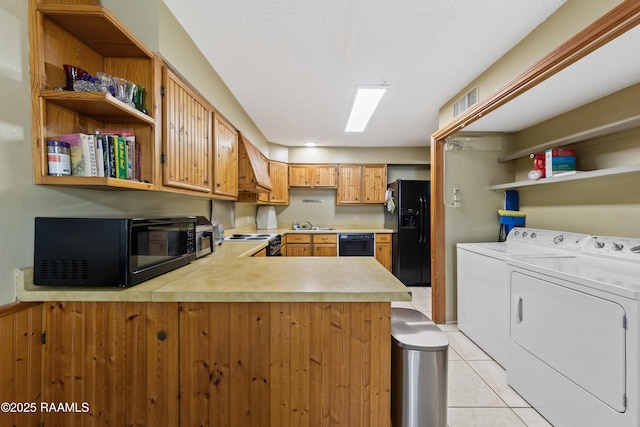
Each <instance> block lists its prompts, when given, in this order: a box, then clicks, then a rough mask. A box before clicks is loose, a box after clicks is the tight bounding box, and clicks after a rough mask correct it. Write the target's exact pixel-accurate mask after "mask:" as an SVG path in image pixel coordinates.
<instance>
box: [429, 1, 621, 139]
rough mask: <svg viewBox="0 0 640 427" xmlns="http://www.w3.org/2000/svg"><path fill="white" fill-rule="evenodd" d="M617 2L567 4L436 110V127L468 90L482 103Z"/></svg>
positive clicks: (449, 118) (450, 115) (446, 120)
mask: <svg viewBox="0 0 640 427" xmlns="http://www.w3.org/2000/svg"><path fill="white" fill-rule="evenodd" d="M621 2H622V1H621V0H567V2H566V3H565V4H564V5H563V6H561V7H560V8H559V9H558V10H557V11H556V12H555V13H554V14H553V15H551V16H550V17H549V18H548V19H547V20H546V21H545V22H543V23H542V24H540V25H539V26H538V27H537V28H536V29H535V30H533V31H532V32H531V33H530V34H529V35H528V36H527V37H525V38H524V39H523V40H522V41H521V42H520V43H519V44H518V45H517V46H515V47H514V48H513V49H512V50H511V51H509V52H507V53H506V54H505V55H504V56H503V57H502V58H500V59H499V60H498V61H496V62H495V63H494V64H493V65H492V66H491V67H489V68H488V69H487V70H486V71H485V72H483V73H482V74H481V75H480V76H478V78H477V79H475V80H473V81H472V82H470V83H469V84H468V85H467V86H465V87H463V88H461V89H460V91H459V92H458V93H457V94H456V95H455V96H454V97H453V98H451V100H449V102H447V103H446V104H445V105H443V106H442V108H441V109H440V119H439V124H440V127H443V126H444V125H446V124H448V123H449V122H451V121H452V120H453V104H454V103H455V102H456V101H457V100H458V99H459V98H460V97H461V96H462V95H463V94H465V93H467V92H468V91H469V90H470V89H472V88H474V87H477V88H478V97H479V99H484V98H486V97H488V96H489V95H491V94H492V93H493V92H495V91H496V90H498V89H500V88H501V87H502V86H504V85H505V84H507V83H508V82H509V81H511V80H512V79H514V78H515V77H516V76H517V75H518V74H520V73H522V72H523V71H525V70H526V69H527V68H529V67H530V66H531V65H533V64H534V63H535V62H536V61H538V60H539V59H541V58H542V57H543V56H544V55H546V54H548V53H549V52H551V51H552V50H553V49H555V48H556V47H558V46H559V45H561V44H562V43H564V42H565V41H567V40H568V39H570V38H571V37H572V36H574V35H575V34H577V33H578V32H580V31H581V30H582V29H583V28H584V27H586V26H587V25H589V24H591V23H592V22H593V21H595V20H596V19H598V18H599V17H601V16H602V15H604V14H605V13H607V12H608V11H609V10H611V9H612V8H613V7H615V6H616V5H617V4H619V3H621Z"/></svg>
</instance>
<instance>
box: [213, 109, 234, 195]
mask: <svg viewBox="0 0 640 427" xmlns="http://www.w3.org/2000/svg"><path fill="white" fill-rule="evenodd" d="M214 136H215V142H214V149H215V153H214V154H215V157H214V163H213V176H214V185H213V192H214V194H217V195H220V196H228V197H227V198H233V199H235V198H236V197H237V196H238V131H236V130H235V129H234V128H233V126H231V124H230V123H228V122H227V121H226V120H224V119H223V118H222V117H220V116H219V115H218V114H215V115H214Z"/></svg>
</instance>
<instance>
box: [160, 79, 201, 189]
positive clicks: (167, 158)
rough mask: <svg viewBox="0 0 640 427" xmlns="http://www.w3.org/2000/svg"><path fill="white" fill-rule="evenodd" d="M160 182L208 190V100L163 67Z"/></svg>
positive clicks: (179, 186)
mask: <svg viewBox="0 0 640 427" xmlns="http://www.w3.org/2000/svg"><path fill="white" fill-rule="evenodd" d="M162 80H163V87H164V96H163V99H162V106H163V109H162V111H163V119H164V120H163V123H164V126H163V138H162V141H163V144H162V165H163V168H162V172H163V173H162V176H163V184H164V185H166V186H169V187H177V188H182V189H185V190H194V191H200V192H205V193H210V192H211V157H210V152H211V137H210V136H211V116H212V114H213V112H212V110H211V108H210V107H209V106H208V104H207V102H206V101H205V100H203V99H202V98H201V97H200V96H199V95H198V94H196V93H195V92H194V91H193V90H192V89H191V88H189V87H188V85H186V84H185V83H184V82H182V81H181V80H180V78H179V77H178V76H177V75H176V74H174V73H173V72H172V71H171V70H169V69H168V68H166V67H164V68H163V72H162Z"/></svg>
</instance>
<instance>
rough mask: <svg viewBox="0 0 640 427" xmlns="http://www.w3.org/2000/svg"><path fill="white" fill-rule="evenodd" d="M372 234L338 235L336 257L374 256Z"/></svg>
mask: <svg viewBox="0 0 640 427" xmlns="http://www.w3.org/2000/svg"><path fill="white" fill-rule="evenodd" d="M374 255H375V244H374V235H373V233H357V234H356V233H349V234H338V256H374Z"/></svg>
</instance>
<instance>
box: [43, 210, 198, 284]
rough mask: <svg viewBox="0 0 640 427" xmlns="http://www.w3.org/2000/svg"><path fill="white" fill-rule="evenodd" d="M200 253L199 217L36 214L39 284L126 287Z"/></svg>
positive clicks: (183, 262) (191, 259)
mask: <svg viewBox="0 0 640 427" xmlns="http://www.w3.org/2000/svg"><path fill="white" fill-rule="evenodd" d="M195 259H196V218H195V217H193V216H188V217H174V218H44V217H38V218H36V219H35V247H34V275H33V283H34V284H35V285H46V286H87V287H91V286H105V287H118V286H121V287H128V286H133V285H136V284H138V283H141V282H144V281H145V280H149V279H151V278H154V277H156V276H159V275H161V274H164V273H166V272H168V271H171V270H174V269H176V268H178V267H182V266H184V265H187V264H189V263H190V262H191V261H194V260H195Z"/></svg>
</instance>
